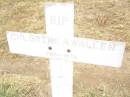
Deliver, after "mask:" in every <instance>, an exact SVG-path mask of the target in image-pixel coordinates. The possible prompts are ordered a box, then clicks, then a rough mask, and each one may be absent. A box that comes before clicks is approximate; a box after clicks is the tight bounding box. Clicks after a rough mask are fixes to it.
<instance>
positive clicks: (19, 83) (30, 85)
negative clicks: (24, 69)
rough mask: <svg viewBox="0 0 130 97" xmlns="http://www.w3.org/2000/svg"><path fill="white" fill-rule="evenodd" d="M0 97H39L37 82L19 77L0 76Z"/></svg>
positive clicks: (29, 78) (33, 79)
mask: <svg viewBox="0 0 130 97" xmlns="http://www.w3.org/2000/svg"><path fill="white" fill-rule="evenodd" d="M33 81H35V82H33ZM0 97H41V96H40V92H39V80H37V79H35V78H31V77H21V76H19V75H9V76H1V78H0Z"/></svg>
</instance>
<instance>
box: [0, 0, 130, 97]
mask: <svg viewBox="0 0 130 97" xmlns="http://www.w3.org/2000/svg"><path fill="white" fill-rule="evenodd" d="M63 1H64V0H63ZM44 3H45V2H44V1H43V0H26V1H25V0H0V70H1V71H2V72H8V73H10V74H21V75H27V76H37V77H39V79H41V80H42V83H41V87H42V92H43V97H51V89H50V77H49V74H50V70H49V64H48V60H47V59H44V58H37V57H28V56H24V55H15V54H11V53H9V49H8V44H7V39H6V31H21V32H30V33H43V34H45V20H44V10H43V7H44ZM75 36H78V37H84V38H93V39H103V40H113V41H124V42H126V51H125V55H124V61H123V65H122V67H121V68H110V67H103V66H96V65H91V64H80V63H75V64H74V97H130V0H80V1H75Z"/></svg>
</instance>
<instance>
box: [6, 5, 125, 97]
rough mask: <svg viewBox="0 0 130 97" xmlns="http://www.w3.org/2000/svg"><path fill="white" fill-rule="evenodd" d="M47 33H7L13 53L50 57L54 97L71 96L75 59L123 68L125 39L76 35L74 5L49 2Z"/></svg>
mask: <svg viewBox="0 0 130 97" xmlns="http://www.w3.org/2000/svg"><path fill="white" fill-rule="evenodd" d="M45 20H46V32H47V35H43V34H31V33H22V32H11V31H8V32H7V40H8V44H9V48H10V52H12V53H16V54H24V55H30V56H37V57H46V58H49V64H50V69H51V87H52V96H53V97H72V96H73V95H72V94H73V61H74V62H82V63H90V64H96V65H104V66H112V67H120V66H121V63H122V59H123V53H124V51H125V43H124V42H113V41H103V40H94V39H84V38H79V37H74V4H73V3H46V5H45Z"/></svg>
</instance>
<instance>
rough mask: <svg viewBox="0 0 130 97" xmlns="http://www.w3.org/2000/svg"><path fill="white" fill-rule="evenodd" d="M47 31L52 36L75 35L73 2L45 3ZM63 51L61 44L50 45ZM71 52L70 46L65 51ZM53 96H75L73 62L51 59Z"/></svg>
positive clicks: (65, 36)
mask: <svg viewBox="0 0 130 97" xmlns="http://www.w3.org/2000/svg"><path fill="white" fill-rule="evenodd" d="M45 21H46V32H47V35H48V36H50V37H55V38H62V37H64V38H68V39H69V38H73V37H74V4H73V3H47V4H46V5H45ZM49 48H51V51H53V50H54V49H55V50H56V51H57V52H58V51H59V52H60V51H61V49H60V45H59V47H58V48H55V45H50V47H49ZM61 52H66V53H70V50H69V47H65V49H64V51H61ZM49 64H50V69H51V87H52V97H73V95H72V94H73V62H71V61H68V60H64V59H54V58H52V59H50V60H49Z"/></svg>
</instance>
